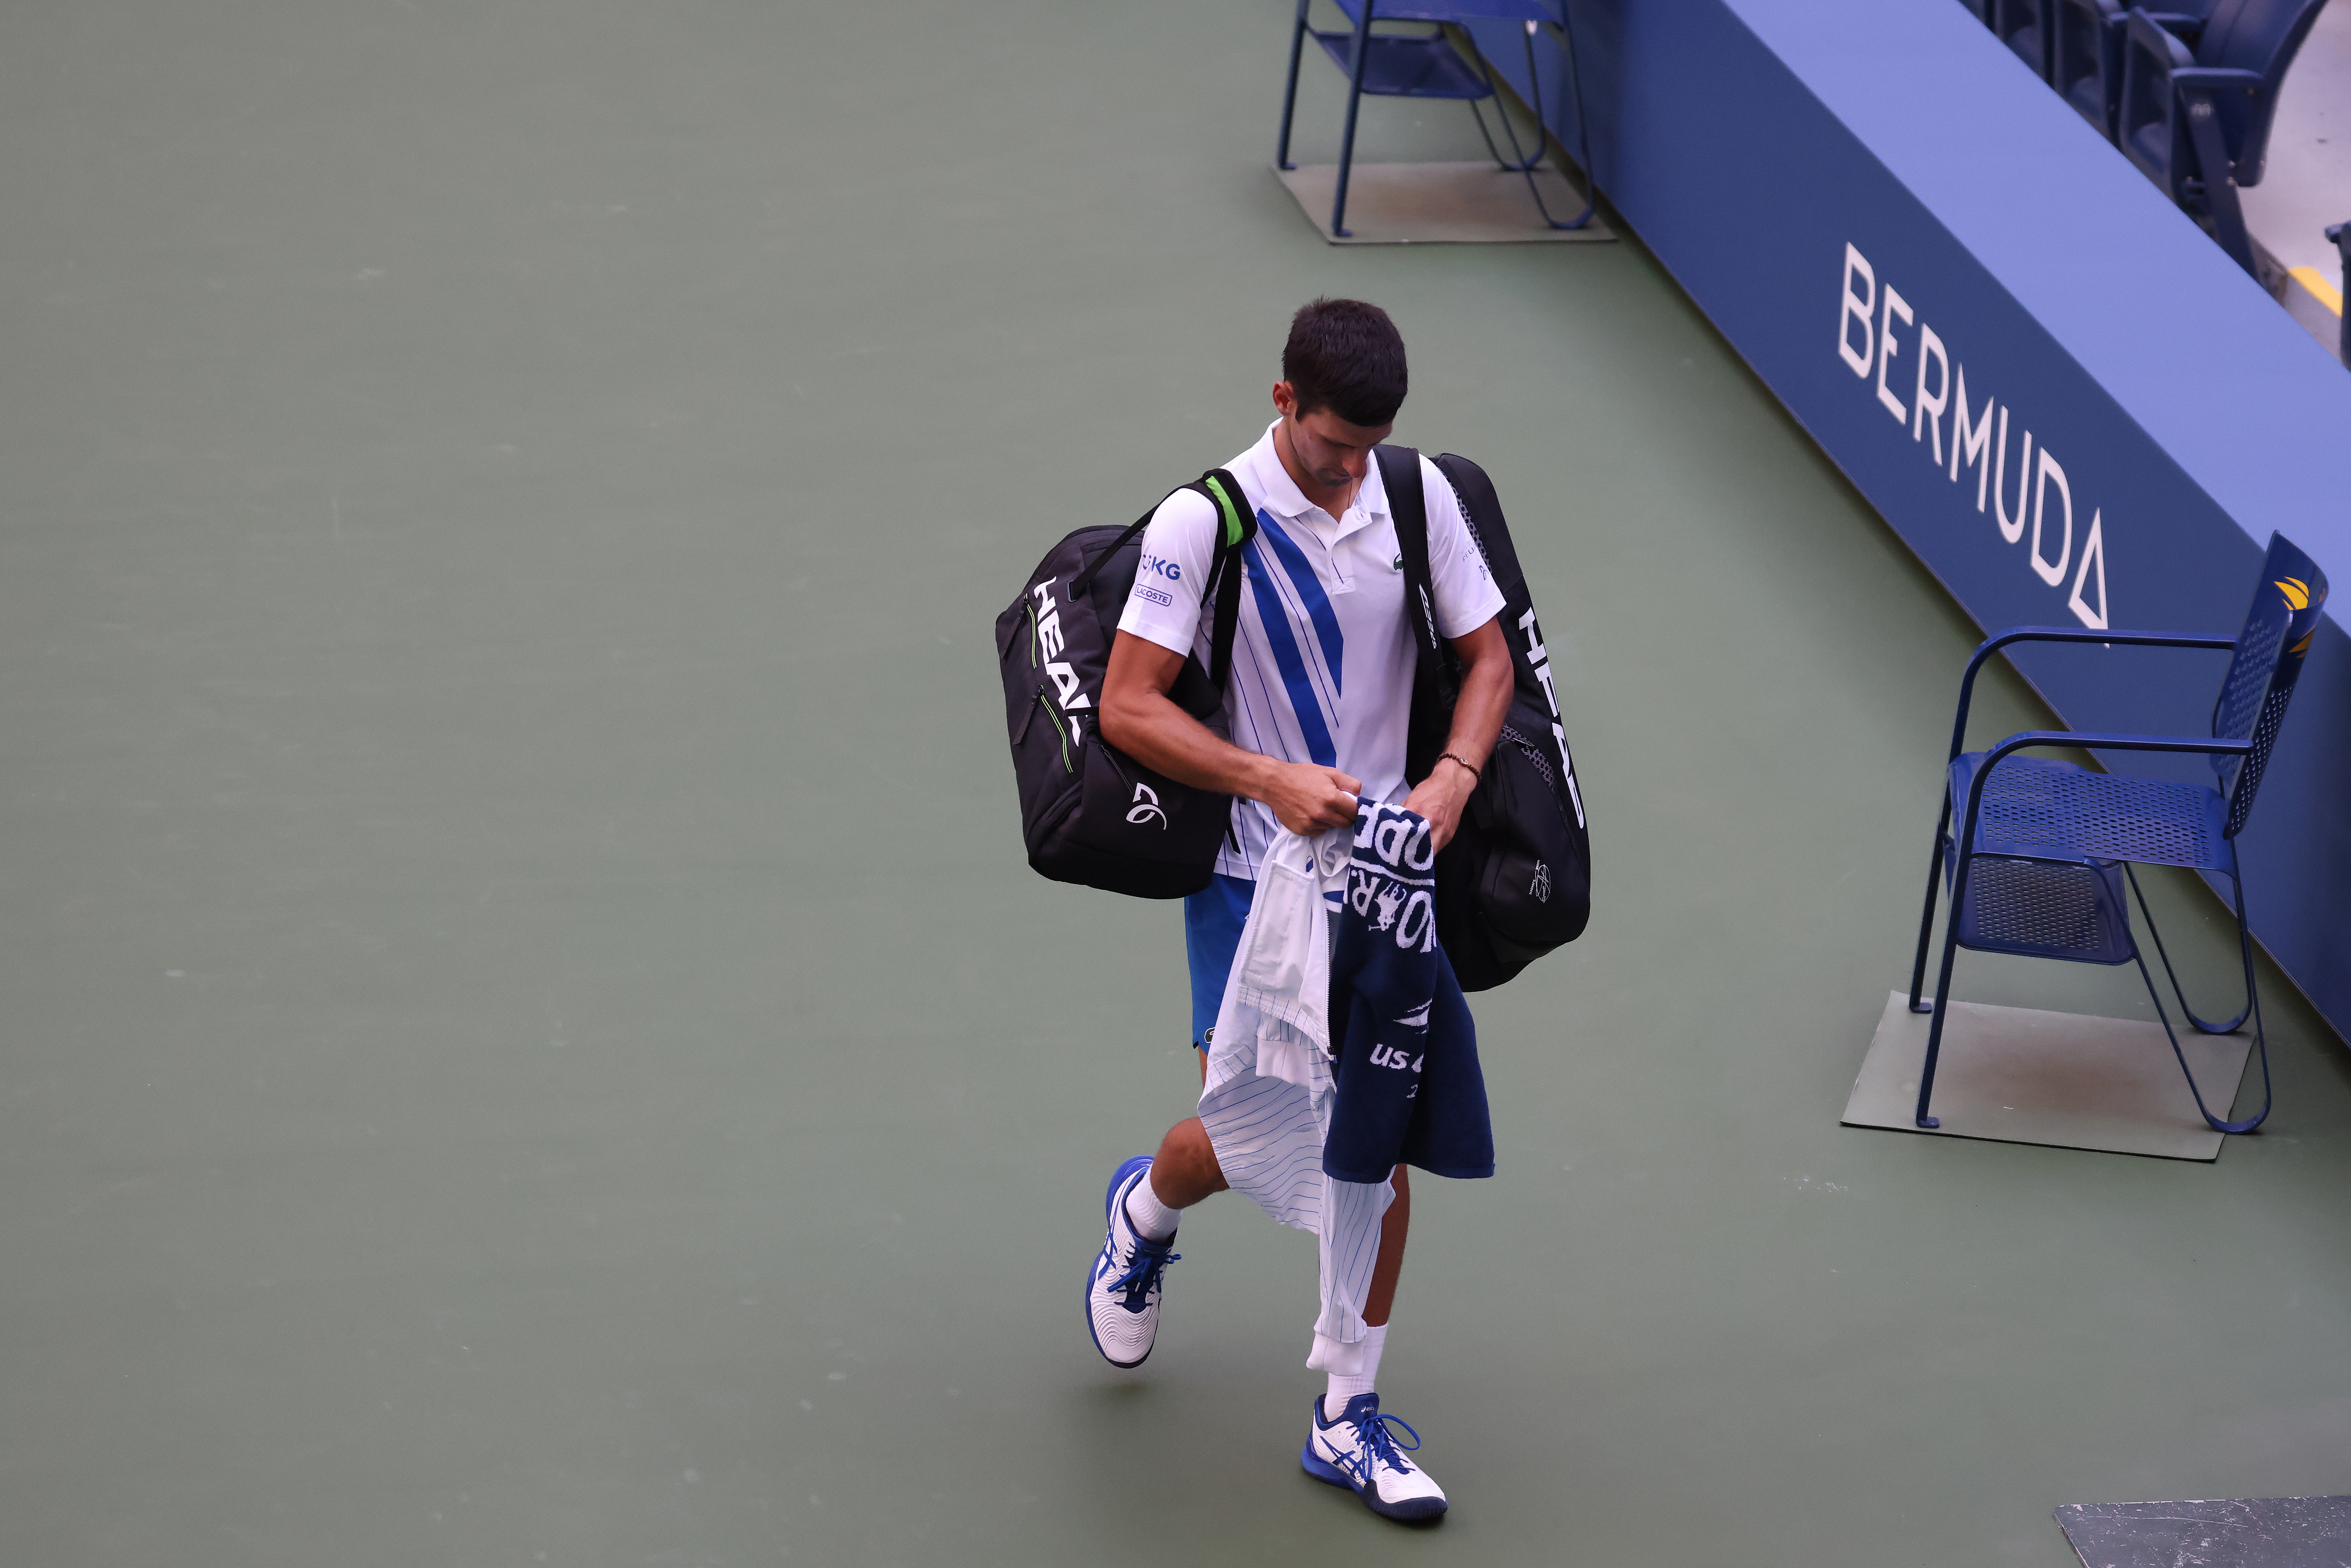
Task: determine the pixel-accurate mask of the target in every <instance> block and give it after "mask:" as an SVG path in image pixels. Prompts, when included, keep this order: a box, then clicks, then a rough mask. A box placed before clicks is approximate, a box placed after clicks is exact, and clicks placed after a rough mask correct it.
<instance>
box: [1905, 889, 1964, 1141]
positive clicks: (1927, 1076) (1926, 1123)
mask: <svg viewBox="0 0 2351 1568" xmlns="http://www.w3.org/2000/svg"><path fill="white" fill-rule="evenodd" d="M1967 895H1968V868H1967V866H1966V864H1965V863H1964V862H1962V863H1961V865H1960V866H1959V885H1958V886H1956V887H1954V888H1953V889H1952V890H1951V918H1950V919H1949V921H1947V922H1945V923H1944V926H1943V972H1942V974H1941V975H1940V976H1939V977H1938V978H1937V979H1936V981H1935V1008H1934V1012H1935V1021H1934V1022H1932V1023H1930V1024H1928V1026H1927V1060H1926V1061H1925V1063H1924V1064H1923V1065H1921V1066H1920V1068H1919V1070H1918V1114H1917V1123H1918V1125H1920V1126H1921V1127H1926V1128H1929V1129H1931V1128H1935V1127H1939V1126H1941V1125H1942V1124H1943V1119H1942V1118H1941V1117H1940V1116H1931V1115H1928V1113H1927V1108H1928V1104H1929V1103H1931V1102H1932V1101H1933V1100H1934V1098H1935V1064H1936V1062H1937V1061H1939V1060H1940V1059H1941V1057H1942V1054H1943V1019H1944V1015H1945V1012H1946V1010H1947V1009H1949V1006H1950V999H1951V964H1952V962H1953V960H1955V959H1956V958H1958V957H1959V901H1960V900H1961V899H1963V898H1965V897H1966V896H1967Z"/></svg>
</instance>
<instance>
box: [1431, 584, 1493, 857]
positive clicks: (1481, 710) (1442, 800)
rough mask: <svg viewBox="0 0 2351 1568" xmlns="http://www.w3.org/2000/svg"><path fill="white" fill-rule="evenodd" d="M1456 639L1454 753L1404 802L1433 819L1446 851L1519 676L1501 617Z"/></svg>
mask: <svg viewBox="0 0 2351 1568" xmlns="http://www.w3.org/2000/svg"><path fill="white" fill-rule="evenodd" d="M1450 641H1451V642H1452V643H1453V651H1454V653H1456V654H1458V655H1459V657H1460V660H1461V695H1460V696H1459V697H1458V699H1457V700H1456V701H1455V702H1454V705H1453V730H1452V733H1451V734H1450V735H1448V736H1447V737H1446V741H1445V749H1446V750H1447V751H1448V752H1450V753H1452V757H1451V758H1444V757H1440V758H1437V766H1436V767H1435V768H1431V769H1429V773H1428V777H1427V778H1426V779H1422V780H1421V781H1420V782H1419V783H1418V784H1416V785H1415V786H1414V787H1413V791H1412V793H1411V794H1410V795H1408V796H1406V797H1405V802H1404V805H1405V810H1407V811H1415V812H1417V813H1419V814H1420V815H1421V816H1423V817H1425V818H1426V819H1427V820H1428V826H1429V831H1430V833H1431V835H1432V836H1433V837H1434V838H1435V839H1436V841H1437V848H1438V849H1440V850H1441V849H1443V848H1444V847H1445V846H1446V845H1447V844H1448V843H1451V842H1452V841H1453V834H1454V832H1455V831H1456V830H1458V828H1459V827H1460V826H1461V808H1462V807H1463V806H1465V805H1467V804H1468V800H1469V792H1470V790H1472V789H1476V788H1477V785H1478V775H1477V774H1476V773H1473V772H1471V771H1470V768H1478V769H1479V770H1481V771H1482V770H1483V769H1484V768H1485V766H1486V758H1489V756H1491V755H1492V754H1493V750H1494V739H1495V737H1497V736H1499V735H1500V734H1501V733H1502V716H1503V715H1504V714H1505V713H1507V712H1509V711H1510V688H1511V686H1512V685H1513V684H1514V679H1515V677H1514V676H1513V675H1512V673H1511V670H1510V642H1509V640H1508V639H1507V638H1505V637H1504V636H1503V635H1502V622H1501V618H1500V617H1499V616H1496V617H1495V618H1493V619H1491V620H1489V621H1488V622H1486V623H1485V624H1484V625H1483V626H1480V627H1479V628H1478V629H1477V630H1476V631H1474V632H1468V633H1467V634H1466V635H1464V636H1459V637H1455V638H1452V639H1450ZM1454 758H1458V759H1459V760H1458V761H1456V760H1454ZM1464 764H1467V766H1464Z"/></svg>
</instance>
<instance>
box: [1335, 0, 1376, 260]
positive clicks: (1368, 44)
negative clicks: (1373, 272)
mask: <svg viewBox="0 0 2351 1568" xmlns="http://www.w3.org/2000/svg"><path fill="white" fill-rule="evenodd" d="M1372 11H1373V5H1372V3H1371V0H1364V16H1363V19H1362V20H1361V21H1359V22H1357V23H1356V24H1355V47H1354V50H1353V54H1352V56H1351V57H1350V58H1349V60H1348V62H1347V131H1346V134H1345V135H1343V136H1342V137H1341V138H1340V139H1339V189H1338V192H1337V193H1336V194H1334V195H1333V196H1332V199H1331V235H1332V238H1333V239H1345V238H1346V237H1347V176H1348V174H1349V173H1350V172H1353V169H1354V166H1355V112H1356V110H1360V109H1362V108H1363V106H1364V67H1365V66H1367V65H1369V64H1370V63H1371V57H1372Z"/></svg>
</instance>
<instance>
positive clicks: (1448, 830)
mask: <svg viewBox="0 0 2351 1568" xmlns="http://www.w3.org/2000/svg"><path fill="white" fill-rule="evenodd" d="M1477 787H1478V780H1477V779H1473V778H1471V777H1470V776H1469V769H1468V768H1464V767H1461V766H1460V765H1459V764H1458V763H1454V762H1448V761H1446V760H1445V759H1444V758H1438V759H1437V770H1436V771H1435V772H1433V773H1431V774H1430V775H1429V776H1428V777H1427V778H1426V779H1422V780H1421V781H1420V782H1419V783H1418V784H1417V785H1416V786H1415V787H1414V789H1413V791H1412V793H1411V794H1409V795H1407V796H1405V800H1404V809H1405V810H1407V811H1413V812H1416V813H1418V814H1419V815H1420V816H1422V817H1424V818H1426V820H1427V821H1428V839H1429V842H1430V843H1431V844H1433V845H1434V846H1435V847H1437V849H1440V850H1441V849H1443V848H1444V847H1445V846H1446V845H1447V844H1449V843H1451V842H1452V841H1453V835H1454V834H1455V833H1457V832H1458V831H1460V829H1461V809H1462V807H1464V806H1466V805H1468V803H1469V793H1470V791H1471V790H1473V789H1476V788H1477Z"/></svg>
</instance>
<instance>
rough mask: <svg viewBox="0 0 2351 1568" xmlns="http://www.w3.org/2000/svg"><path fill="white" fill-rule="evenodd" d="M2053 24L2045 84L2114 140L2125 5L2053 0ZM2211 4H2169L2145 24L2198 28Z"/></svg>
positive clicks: (2175, 0) (2179, 0) (2113, 0)
mask: <svg viewBox="0 0 2351 1568" xmlns="http://www.w3.org/2000/svg"><path fill="white" fill-rule="evenodd" d="M2054 3H2055V6H2056V11H2055V16H2056V20H2055V22H2054V23H2053V26H2052V27H2051V29H2050V43H2051V46H2052V50H2053V52H2052V53H2051V55H2050V63H2049V85H2050V86H2051V87H2053V88H2055V89H2057V91H2058V93H2059V95H2060V96H2061V97H2063V98H2064V99H2065V101H2066V102H2067V103H2070V104H2072V105H2073V106H2074V112H2075V113H2077V114H2079V115H2080V116H2081V117H2082V118H2083V119H2085V120H2088V121H2089V122H2090V123H2091V124H2093V125H2095V126H2096V127H2097V128H2098V131H2099V133H2100V134H2101V135H2103V136H2104V137H2105V139H2106V140H2107V141H2113V140H2114V139H2115V126H2116V118H2117V116H2118V115H2119V114H2120V112H2121V109H2122V99H2123V33H2124V31H2125V30H2126V26H2127V21H2128V18H2129V16H2130V13H2131V7H2130V6H2128V5H2124V4H2122V3H2121V0H2054ZM2212 3H2213V0H2172V3H2171V4H2170V5H2168V6H2167V7H2165V9H2163V10H2161V11H2154V12H2149V13H2148V14H2147V16H2148V20H2150V21H2152V22H2154V23H2155V24H2156V25H2157V26H2160V27H2163V28H2166V29H2167V30H2169V31H2172V32H2175V33H2180V34H2181V36H2183V37H2185V36H2186V35H2187V34H2188V33H2190V32H2193V31H2194V30H2196V29H2198V28H2200V27H2202V26H2204V18H2205V17H2206V16H2208V15H2209V14H2210V11H2211V9H2212Z"/></svg>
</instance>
